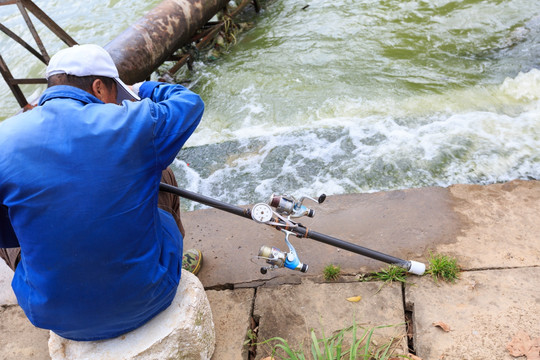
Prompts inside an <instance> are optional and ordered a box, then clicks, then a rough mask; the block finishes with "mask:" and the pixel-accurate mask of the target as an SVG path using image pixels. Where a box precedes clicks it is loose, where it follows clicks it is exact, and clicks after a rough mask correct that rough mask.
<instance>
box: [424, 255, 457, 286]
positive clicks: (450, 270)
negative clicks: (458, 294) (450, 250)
mask: <svg viewBox="0 0 540 360" xmlns="http://www.w3.org/2000/svg"><path fill="white" fill-rule="evenodd" d="M427 273H428V274H431V276H432V277H433V279H434V280H435V281H438V280H439V279H442V280H444V281H446V282H455V281H456V280H457V279H458V278H459V265H458V263H457V260H456V258H453V257H451V256H448V255H442V254H436V255H433V254H432V253H430V254H429V269H428V270H427Z"/></svg>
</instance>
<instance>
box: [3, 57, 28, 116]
mask: <svg viewBox="0 0 540 360" xmlns="http://www.w3.org/2000/svg"><path fill="white" fill-rule="evenodd" d="M0 72H1V73H2V77H3V78H4V80H5V81H6V83H7V85H8V86H9V89H10V90H11V92H12V93H13V96H15V99H17V102H18V103H19V106H20V107H22V108H23V107H25V106H26V105H28V101H27V100H26V97H25V96H24V94H23V93H22V91H21V88H19V86H18V85H17V84H15V83H14V82H13V80H14V79H13V76H12V75H11V72H10V71H9V68H8V67H7V64H6V62H5V61H4V58H3V57H2V55H0Z"/></svg>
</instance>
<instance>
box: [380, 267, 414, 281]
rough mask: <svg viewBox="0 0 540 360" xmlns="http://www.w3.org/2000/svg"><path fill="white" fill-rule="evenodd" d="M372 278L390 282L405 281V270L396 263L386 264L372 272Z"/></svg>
mask: <svg viewBox="0 0 540 360" xmlns="http://www.w3.org/2000/svg"><path fill="white" fill-rule="evenodd" d="M372 279H374V280H380V281H384V282H385V283H392V282H394V281H397V282H402V283H406V282H407V270H405V269H404V268H402V267H399V266H396V265H388V266H387V267H386V268H384V269H382V270H381V271H379V272H376V273H375V274H373V276H372Z"/></svg>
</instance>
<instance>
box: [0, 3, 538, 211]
mask: <svg viewBox="0 0 540 360" xmlns="http://www.w3.org/2000/svg"><path fill="white" fill-rule="evenodd" d="M87 3H88V2H87ZM90 3H91V4H93V3H96V5H95V6H94V5H90V8H92V9H93V10H92V12H88V11H86V10H84V11H85V13H84V15H77V16H79V17H80V19H83V18H84V20H85V21H84V22H83V24H82V25H84V26H80V25H81V24H80V22H74V23H73V25H70V26H73V31H70V33H73V32H75V33H77V32H79V34H81V35H83V34H84V35H85V36H86V38H85V40H88V42H90V41H93V42H97V43H100V44H105V43H106V42H107V41H109V40H110V39H112V38H113V37H114V36H115V35H116V34H118V33H119V32H120V31H121V30H122V29H123V28H124V27H125V26H127V25H128V24H129V23H130V22H131V21H132V20H133V18H137V17H139V16H140V15H138V14H139V13H140V14H141V15H142V14H143V13H144V11H145V10H146V9H145V8H144V7H142V6H139V5H134V4H131V2H128V1H123V2H121V1H118V2H110V3H109V4H108V7H105V10H104V9H102V7H103V5H99V6H98V5H97V2H95V1H90ZM128 3H129V5H128ZM155 3H158V1H156V2H155ZM49 4H50V5H49ZM58 4H59V3H58V2H47V6H44V5H43V8H44V9H45V10H46V11H47V8H48V7H52V8H55V7H59V5H58ZM75 4H77V2H76V3H75ZM85 4H86V3H85ZM308 4H309V7H307V8H306V9H305V10H302V8H303V7H304V6H305V5H308ZM537 5H538V4H537V1H532V0H506V1H505V0H497V1H480V0H467V1H449V0H444V1H442V0H436V1H419V0H417V1H402V0H386V1H382V0H379V1H348V0H334V1H323V0H312V1H309V2H306V1H300V0H294V1H293V0H288V1H286V0H276V1H274V2H272V3H270V4H269V5H268V7H267V9H266V10H265V11H264V12H263V13H262V14H261V15H259V16H258V17H257V18H256V19H255V21H256V26H255V27H254V28H253V29H251V30H249V31H247V32H245V33H243V34H242V35H241V36H239V38H238V43H237V45H236V46H234V47H233V48H232V49H231V50H230V52H228V53H227V54H225V56H223V57H221V58H220V59H218V60H217V61H214V62H197V63H196V64H195V71H194V72H189V71H184V72H183V73H181V74H180V75H179V78H189V79H190V80H191V87H192V89H193V90H194V91H196V92H198V93H200V94H201V96H202V97H203V99H204V100H205V103H206V112H205V115H204V117H203V121H202V124H201V126H200V127H199V129H198V130H197V132H196V133H195V135H194V136H193V137H192V138H191V139H190V140H189V142H188V144H187V145H188V146H187V148H185V149H184V150H182V151H181V152H180V154H179V155H178V157H177V160H176V161H175V163H174V164H173V166H174V170H175V173H176V175H177V177H178V178H179V180H180V184H181V186H183V187H185V188H187V189H189V190H192V191H197V192H200V193H203V194H205V195H209V196H212V197H216V198H219V199H222V200H225V201H228V202H231V203H235V204H241V203H253V202H259V201H264V200H266V199H267V198H268V197H269V195H270V194H271V193H272V192H288V193H292V194H293V195H311V196H316V195H318V194H320V193H322V192H324V193H327V194H339V193H356V192H372V191H378V190H389V189H401V188H411V187H424V186H448V185H451V184H455V183H475V184H487V183H493V182H499V181H507V180H511V179H516V178H519V179H538V178H540V152H539V150H538V149H540V135H539V133H540V131H539V130H538V129H539V126H540V71H539V70H537V69H538V68H540V8H539V7H538V6H537ZM71 6H75V7H76V6H77V5H69V7H71ZM86 6H88V5H86ZM124 6H129V7H130V9H129V11H128V12H125V9H124V8H123V7H124ZM145 6H146V8H149V7H151V6H150V5H148V4H145ZM63 11H64V12H68V11H67V10H66V9H64V10H63ZM108 11H113V12H117V13H116V15H114V16H112V15H109V14H108ZM81 12H82V5H80V9H79V10H78V11H75V10H70V14H79V13H81ZM49 13H51V14H54V11H53V12H51V11H49ZM103 14H105V15H103ZM122 14H123V15H122ZM132 14H137V16H134V17H131V18H129V17H130V16H132ZM122 16H125V18H126V21H125V22H124V23H121V22H120V21H118V20H117V19H118V18H121V17H122ZM53 17H54V16H53ZM71 17H72V16H65V20H64V21H65V23H62V22H61V21H59V22H60V24H61V25H62V26H64V27H66V28H68V31H69V26H67V23H70V21H72V19H70V18H71ZM103 18H105V19H106V20H108V21H107V23H106V24H105V25H103ZM128 18H129V19H128ZM112 19H115V20H114V21H111V20H112ZM122 21H124V19H123V20H122ZM75 24H77V25H75ZM92 24H93V25H92ZM92 27H96V29H97V30H96V31H92V32H91V33H88V32H85V29H87V28H92ZM100 29H102V30H100ZM75 38H76V39H77V40H79V41H81V40H80V39H81V36H79V37H77V36H75ZM81 42H82V41H81ZM2 45H3V44H2ZM2 54H4V51H3V52H2ZM2 103H3V105H2V106H4V107H5V106H6V105H5V104H6V103H8V102H7V101H4V99H3V101H2ZM14 107H16V105H15V106H13V105H12V108H14ZM4 109H5V108H4ZM4 109H3V110H4ZM187 206H189V208H194V206H195V205H193V204H188V205H187Z"/></svg>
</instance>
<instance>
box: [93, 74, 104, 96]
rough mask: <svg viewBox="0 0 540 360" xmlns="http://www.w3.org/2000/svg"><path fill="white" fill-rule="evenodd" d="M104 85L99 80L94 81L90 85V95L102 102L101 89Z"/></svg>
mask: <svg viewBox="0 0 540 360" xmlns="http://www.w3.org/2000/svg"><path fill="white" fill-rule="evenodd" d="M104 87H105V84H104V83H103V81H101V79H96V80H94V82H93V83H92V94H93V95H94V96H95V97H97V98H98V99H100V100H103V88H104Z"/></svg>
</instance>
